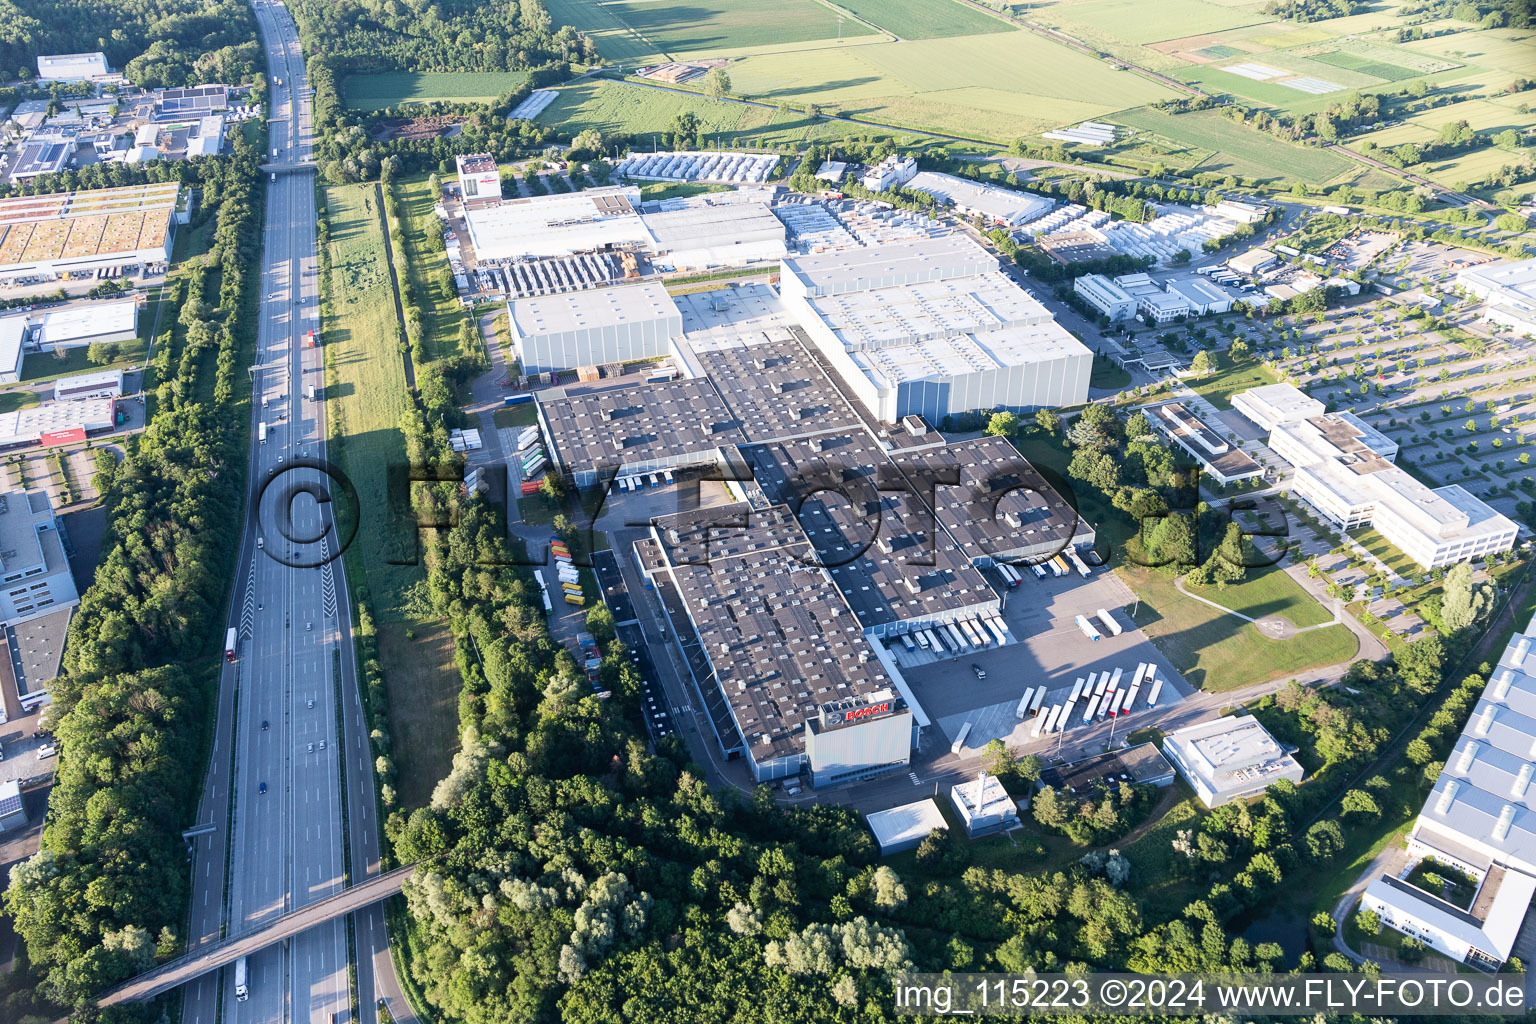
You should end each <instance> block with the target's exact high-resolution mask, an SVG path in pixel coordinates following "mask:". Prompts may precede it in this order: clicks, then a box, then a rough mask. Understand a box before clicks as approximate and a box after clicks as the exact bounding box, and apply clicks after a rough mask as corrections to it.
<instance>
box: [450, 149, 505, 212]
mask: <svg viewBox="0 0 1536 1024" xmlns="http://www.w3.org/2000/svg"><path fill="white" fill-rule="evenodd" d="M453 161H454V166H455V168H456V169H457V170H458V173H459V194H460V195H462V196H463V197H464V199H465V201H466V202H467V201H469V200H471V199H500V198H501V171H500V170H498V169H497V167H496V158H495V157H493V156H491V155H490V154H489V153H472V154H469V155H467V156H466V155H461V156H455V157H454V158H453Z"/></svg>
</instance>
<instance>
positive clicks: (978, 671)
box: [971, 664, 987, 679]
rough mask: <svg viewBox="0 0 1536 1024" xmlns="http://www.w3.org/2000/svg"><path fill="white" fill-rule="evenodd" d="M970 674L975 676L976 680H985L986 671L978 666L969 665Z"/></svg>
mask: <svg viewBox="0 0 1536 1024" xmlns="http://www.w3.org/2000/svg"><path fill="white" fill-rule="evenodd" d="M971 672H972V673H973V674H974V675H975V676H976V678H977V679H985V678H987V670H986V669H984V668H982V667H981V666H980V665H975V664H973V665H971Z"/></svg>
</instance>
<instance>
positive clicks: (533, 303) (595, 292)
mask: <svg viewBox="0 0 1536 1024" xmlns="http://www.w3.org/2000/svg"><path fill="white" fill-rule="evenodd" d="M507 311H508V315H509V316H510V317H511V318H512V324H513V327H514V328H515V333H516V334H518V335H520V336H522V337H536V336H540V335H547V334H560V333H563V332H566V331H582V330H593V329H598V328H604V327H616V326H619V325H621V324H633V323H643V322H645V321H648V320H665V319H676V320H679V321H680V320H681V314H679V313H678V311H677V306H676V305H675V304H674V303H673V302H672V296H670V295H668V294H667V289H666V288H665V287H663V286H662V285H661V284H659V283H657V282H655V281H647V282H645V283H643V284H619V285H614V286H612V287H609V288H593V289H585V290H581V291H573V292H557V293H555V294H553V295H534V296H529V297H527V298H522V299H513V300H512V301H511V302H510V303H509V304H508V306H507Z"/></svg>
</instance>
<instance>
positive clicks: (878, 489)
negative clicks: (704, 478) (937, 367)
mask: <svg viewBox="0 0 1536 1024" xmlns="http://www.w3.org/2000/svg"><path fill="white" fill-rule="evenodd" d="M743 453H744V454H745V455H746V457H747V460H748V462H750V463H751V465H752V469H753V473H754V477H755V480H756V482H757V485H758V486H759V487H760V488H761V489H762V491H763V493H764V494H765V495H767V496H768V500H769V501H772V502H774V503H775V504H779V503H783V504H787V505H789V506H790V508H791V509H793V510H794V511H795V513H796V514H797V515H798V517H799V520H800V522H801V524H802V525H803V526H804V527H805V532H806V536H807V537H809V538H810V541H811V544H812V545H813V546H814V547H815V550H816V553H817V557H818V560H819V564H821V565H824V566H826V567H827V570H828V571H829V572H830V573H831V575H832V578H833V579H834V580H835V581H836V582H837V585H838V587H839V589H841V590H842V592H843V593H844V594H845V595H846V596H847V598H848V603H849V605H850V606H852V608H853V611H854V614H855V615H857V616H858V617H859V621H860V622H862V623H863V624H864V625H865V627H866V628H870V627H874V626H878V625H882V624H886V623H891V622H897V621H901V620H905V619H924V618H947V617H948V616H947V615H945V613H947V612H959V611H960V610H962V609H964V608H967V607H970V606H972V605H977V604H989V605H991V606H992V607H994V608H995V607H997V606H999V605H1000V602H999V600H998V596H997V593H996V591H994V590H993V589H992V587H991V585H990V584H988V583H987V581H986V579H985V578H984V577H983V576H982V575H981V572H980V571H979V570H977V569H975V568H973V567H972V566H971V564H970V556H969V554H967V553H966V552H964V551H962V550H961V549H960V546H959V545H958V544H957V543H956V542H955V540H954V539H953V538H952V537H950V536H949V534H948V533H947V532H946V531H945V530H944V529H943V528H942V526H940V525H939V524H938V523H937V522H936V520H935V517H934V514H933V512H932V511H931V510H930V509H929V508H928V506H927V505H926V504H925V502H924V498H923V497H922V496H920V495H919V493H918V491H919V489H920V486H919V485H916V484H913V483H912V481H910V480H909V479H908V478H907V477H906V476H905V475H903V474H902V473H901V472H900V470H899V468H898V467H897V465H896V463H894V462H892V461H891V459H890V458H889V457H888V456H887V455H886V454H885V452H884V451H882V450H881V449H880V447H879V445H878V444H877V443H876V441H875V439H874V438H873V437H871V436H870V435H869V434H868V433H866V432H865V431H863V430H857V431H850V432H847V433H839V434H828V435H822V436H820V437H816V438H811V439H809V440H796V441H783V442H775V443H772V444H762V445H752V446H750V447H748V448H744V449H743ZM845 495H847V496H845ZM855 503H857V506H856V505H855Z"/></svg>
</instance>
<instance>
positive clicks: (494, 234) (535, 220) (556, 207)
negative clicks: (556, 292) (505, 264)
mask: <svg viewBox="0 0 1536 1024" xmlns="http://www.w3.org/2000/svg"><path fill="white" fill-rule="evenodd" d="M639 206H640V190H639V189H638V188H618V187H611V188H589V189H586V190H585V191H582V192H570V193H564V194H559V195H550V196H536V197H534V198H532V199H507V200H503V201H502V202H500V203H487V204H483V205H481V204H473V203H472V204H468V205H467V206H466V207H465V210H464V220H465V222H466V223H467V224H468V225H469V238H470V241H471V242H472V243H473V244H474V247H475V256H476V258H477V259H479V260H480V261H481V262H486V261H489V260H517V259H536V258H540V257H547V256H570V255H572V254H574V253H578V252H592V251H595V250H602V249H608V248H614V247H619V246H625V245H632V246H640V247H643V246H645V245H646V244H647V243H648V242H649V241H650V233H649V232H648V231H646V229H645V224H644V223H643V222H642V221H641V220H640V213H639Z"/></svg>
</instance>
